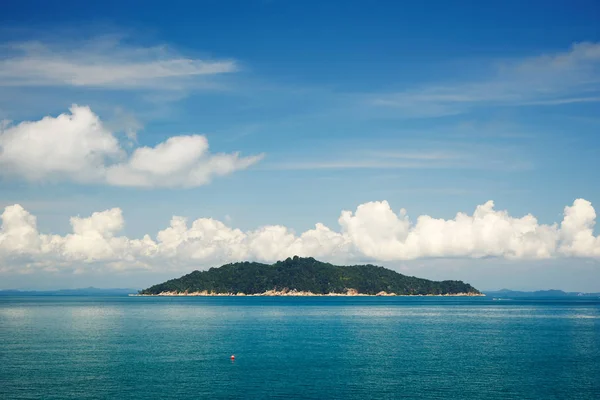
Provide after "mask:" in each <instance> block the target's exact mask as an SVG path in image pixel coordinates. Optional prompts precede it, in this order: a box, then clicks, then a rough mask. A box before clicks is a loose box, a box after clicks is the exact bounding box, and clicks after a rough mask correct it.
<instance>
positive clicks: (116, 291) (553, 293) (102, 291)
mask: <svg viewBox="0 0 600 400" xmlns="http://www.w3.org/2000/svg"><path fill="white" fill-rule="evenodd" d="M139 291H140V289H131V288H129V289H128V288H96V287H87V288H77V289H55V290H20V289H0V296H127V295H130V294H135V293H138V292H139ZM481 293H483V294H485V295H486V296H489V297H502V298H508V297H600V292H598V293H587V292H565V291H563V290H558V289H548V290H534V291H522V290H510V289H501V290H482V291H481Z"/></svg>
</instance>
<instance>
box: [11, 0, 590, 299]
mask: <svg viewBox="0 0 600 400" xmlns="http://www.w3.org/2000/svg"><path fill="white" fill-rule="evenodd" d="M599 17H600V6H599V5H598V3H597V2H594V1H575V2H573V1H571V2H566V1H565V2H558V1H557V2H551V3H548V2H537V1H531V2H526V3H523V2H516V1H514V2H513V1H505V2H499V3H489V2H452V3H450V2H442V1H436V2H418V3H408V2H375V3H372V2H364V1H345V2H337V1H336V2H334V1H330V2H312V1H304V2H299V1H245V2H241V1H240V2H233V1H219V2H217V1H205V2H177V1H173V2H169V4H168V6H166V5H165V4H164V3H158V2H156V3H152V2H147V3H145V5H144V7H140V6H139V4H138V3H137V2H135V3H134V2H122V1H120V2H110V1H106V2H102V3H97V4H83V3H81V2H61V5H60V7H57V5H56V4H52V3H51V2H27V1H23V2H12V3H11V4H8V5H4V6H3V12H2V15H1V16H0V48H1V49H2V51H1V52H0V54H1V57H0V120H4V121H7V122H4V123H3V125H2V126H3V127H4V128H3V131H2V132H3V133H2V134H1V135H0V144H2V146H3V153H0V170H1V171H0V210H2V209H4V207H12V206H14V205H15V204H19V205H20V206H21V208H22V209H23V211H22V212H21V211H19V212H17V211H16V209H15V208H11V209H10V210H9V211H10V212H11V213H13V214H14V221H17V222H13V223H11V224H9V223H8V222H7V221H8V215H9V214H7V213H6V211H5V217H6V218H5V219H4V220H3V221H4V225H3V228H2V229H3V230H4V239H2V238H3V236H2V234H0V260H2V265H4V268H3V269H0V277H3V278H4V279H3V281H4V283H1V281H0V287H5V288H8V287H22V288H25V287H33V288H37V287H67V286H89V285H96V286H122V285H125V284H126V285H130V286H136V287H138V286H144V285H147V284H150V283H154V282H156V281H157V280H161V279H163V278H164V277H172V276H177V275H180V274H181V273H182V272H186V271H189V270H190V269H193V268H206V267H208V266H214V265H220V264H221V263H223V262H226V261H231V260H235V259H237V258H252V259H258V260H262V261H272V260H274V259H278V258H280V257H285V256H287V255H293V254H291V253H297V252H299V253H301V254H302V255H315V256H318V258H322V259H328V260H331V261H339V262H354V261H356V262H359V261H369V262H371V261H372V262H377V263H378V264H381V265H385V266H387V267H390V268H393V269H396V270H398V271H401V272H403V273H407V274H411V275H418V276H425V277H429V278H434V279H453V278H456V279H464V280H467V281H469V282H471V283H473V284H474V285H476V286H477V287H481V288H484V289H494V288H500V287H503V286H508V287H511V288H515V289H539V288H548V287H556V288H562V289H566V290H590V291H591V290H596V291H600V286H599V283H598V282H600V262H599V261H598V260H599V259H600V240H598V239H597V235H598V230H597V229H596V228H594V226H593V223H594V221H595V211H594V208H593V207H596V208H597V207H598V204H600V189H599V187H598V185H597V183H596V182H597V171H598V170H599V167H600V161H598V160H599V158H600V157H598V155H599V154H600V139H598V133H599V132H598V128H599V126H600V117H598V115H600V112H599V111H600V107H599V104H600V103H599V102H600V37H599V36H600V32H599V28H598V19H599ZM74 104H76V105H78V106H77V107H79V108H77V109H78V110H80V111H79V112H78V114H77V111H73V110H76V109H73V108H72V107H73V105H74ZM70 109H71V111H69V110H70ZM61 114H62V115H64V116H65V117H64V118H62V119H61V118H59V117H58V116H59V115H61ZM75 114H77V115H79V116H80V117H77V118H74V117H73V115H75ZM69 115H70V116H71V117H68V116H69ZM44 117H47V118H50V120H47V121H46V122H41V121H43V120H42V118H44ZM69 118H70V119H69ZM94 118H96V119H97V121H99V122H94V121H96V120H95V119H94ZM8 121H12V122H8ZM24 121H25V123H24ZM27 121H29V122H27ZM98 124H100V125H98ZM98 126H101V128H98ZM98 129H100V131H99V130H98ZM2 137H4V138H3V139H2ZM186 138H187V139H186ZM169 140H171V141H169ZM82 143H83V144H82ZM169 143H170V144H169ZM205 145H208V146H209V149H208V150H207V149H206V148H205V147H204V146H205ZM169 146H171V147H169ZM144 148H146V149H150V150H152V149H154V150H156V151H149V152H147V151H146V152H145V150H143V149H144ZM160 149H162V150H160ZM163 150H164V152H163ZM238 152H239V155H236V154H237V153H238ZM219 153H222V157H221V158H219V157H220V156H218V154H219ZM186 157H189V158H190V161H189V163H186V162H185V160H186ZM214 157H216V158H214ZM140 166H141V167H140ZM169 171H171V172H169ZM173 171H174V172H173ZM576 199H585V201H586V203H583V202H579V203H574V201H575V200H576ZM488 200H493V201H494V208H493V210H495V211H493V212H494V213H495V214H494V213H492V212H491V211H490V213H488V214H486V215H488V216H489V218H488V219H486V218H484V217H482V219H481V221H479V220H478V219H477V218H475V216H474V210H475V209H476V207H477V206H479V205H484V204H485V203H486V202H487V201H488ZM383 201H386V202H387V203H385V204H383V203H373V202H383ZM588 203H591V204H589V205H588ZM360 205H365V206H364V207H362V208H360V209H361V210H362V211H361V213H360V218H359V217H358V216H359V209H358V207H359V206H360ZM386 205H387V206H386ZM567 206H569V207H572V209H571V211H572V213H571V214H569V215H572V216H573V218H575V219H577V221H579V222H577V223H576V224H575V225H576V227H575V228H569V227H568V226H567V225H568V224H569V222H568V221H570V220H569V219H565V215H566V211H565V207H567ZM386 207H388V208H389V210H388V208H386ZM114 208H118V209H119V213H113V214H97V218H96V219H93V218H92V217H91V216H92V214H93V213H95V212H98V213H101V212H103V211H105V210H110V209H114ZM401 209H405V210H406V214H407V215H408V217H409V218H410V221H411V225H410V226H409V227H408V228H406V229H405V227H404V225H403V222H402V221H403V218H404V217H403V215H404V214H401V212H400V210H401ZM343 210H348V211H350V212H352V213H353V216H354V217H355V218H354V219H348V220H347V223H346V224H345V225H344V223H342V224H341V223H340V215H341V212H342V211H343ZM459 212H461V213H465V214H467V215H468V216H472V217H473V218H474V220H473V221H471V222H469V224H467V225H468V226H467V225H465V227H463V226H462V225H458V224H456V223H453V222H452V221H454V220H456V214H457V213H459ZM13 214H10V215H13ZM527 214H532V215H534V216H535V217H536V218H537V219H536V221H535V223H530V222H527V224H525V222H523V221H521V220H520V219H521V218H522V217H524V216H525V215H527ZM592 215H594V217H592ZM32 216H35V217H36V218H37V219H36V221H35V224H34V225H32V223H31V219H30V218H29V217H32ZM173 216H183V217H186V218H187V228H186V229H187V230H186V233H185V234H183V233H179V234H177V235H178V236H177V235H175V236H176V237H175V236H173V235H174V234H173V232H171V231H169V232H167V233H164V234H163V235H162V236H160V237H162V238H163V239H164V238H165V237H167V236H166V235H167V234H168V235H171V236H169V239H164V240H161V239H160V238H159V237H158V236H159V235H158V232H159V231H163V230H165V229H166V228H167V227H169V225H170V224H171V222H170V221H172V218H173ZM419 216H431V217H433V218H438V219H443V220H444V221H446V225H444V226H437V225H436V226H427V227H426V228H423V229H422V230H421V228H419V226H418V221H419V220H418V217H419ZM71 217H79V218H80V219H82V220H85V221H88V222H89V224H88V222H85V224H87V225H86V226H89V227H91V228H89V229H88V228H86V229H88V230H83V231H77V232H75V230H74V229H75V228H74V225H73V222H72V220H70V218H71ZM492 217H493V218H492ZM86 218H87V219H86ZM199 218H200V219H201V222H202V223H199V224H198V225H202V227H197V228H194V227H192V222H193V221H194V220H197V219H199ZM208 219H212V220H211V221H221V222H222V223H223V224H224V225H225V226H226V227H227V229H230V230H227V229H225V228H214V229H213V228H209V227H207V226H208V225H207V224H209V222H207V221H209V220H208ZM11 221H12V220H11ZM98 221H100V222H98ZM478 221H479V222H478ZM498 221H500V222H498ZM565 221H567V222H566V223H565ZM316 223H322V224H324V226H326V227H328V228H330V230H331V231H332V232H334V233H336V234H339V237H338V236H335V237H334V236H331V235H330V236H328V235H329V234H323V235H324V236H322V235H321V233H323V232H320V231H319V232H320V233H319V236H318V237H317V239H315V242H314V243H313V242H310V243H312V244H307V243H308V239H304V241H298V240H297V239H298V238H300V237H301V236H302V234H303V232H307V231H308V232H311V231H312V230H313V229H315V224H316ZM554 223H556V224H557V225H556V227H555V228H552V226H553V225H552V224H554ZM523 224H525V225H526V228H523ZM9 225H10V226H9ZM505 225H507V226H509V227H510V228H506V229H505V228H504V226H505ZM211 226H212V225H211ZM274 226H276V227H280V228H281V229H285V232H283V231H281V230H279V231H277V232H275V231H276V230H275V229H274V228H273V227H274ZM569 226H570V225H569ZM32 227H33V228H32ZM9 228H10V229H12V230H9ZM92 228H93V229H92ZM417 228H418V229H417ZM463 228H464V229H465V230H463ZM546 228H547V229H546ZM32 229H33V231H32ZM82 229H83V228H82ZM94 229H95V230H94ZM211 229H212V230H211ZM215 229H216V230H217V231H218V232H219V233H218V234H215V235H214V236H211V239H207V237H209V236H210V235H208V233H207V232H209V231H210V232H213V231H214V230H215ZM219 229H221V230H219ZM235 229H239V232H240V233H241V234H242V235H246V236H243V237H238V236H236V235H237V233H235V232H238V231H235ZM552 229H554V230H552ZM590 229H591V232H590ZM546 230H550V231H552V232H550V233H547V232H546ZM23 232H25V233H23ZM32 232H34V233H32ZM78 232H79V233H78ZM232 232H234V233H232ZM265 232H267V233H265ZM274 232H275V233H274ZM282 232H283V233H282ZM420 232H424V233H421V236H418V239H415V238H417V234H419V233H420ZM259 233H260V234H261V235H262V234H263V233H264V234H265V235H267V236H264V235H263V236H261V238H263V239H261V241H254V239H252V238H253V237H254V236H257V235H258V236H260V235H259ZM380 233H381V235H383V236H378V235H379V234H380ZM438 233H439V235H440V236H439V238H438V237H437V236H436V235H437V234H438ZM146 234H148V235H149V237H150V240H151V241H152V242H148V243H145V244H139V243H137V242H134V241H135V240H141V239H142V238H143V237H144V235H146ZM286 234H291V235H292V236H293V237H292V238H291V239H290V238H289V237H287V236H285V235H286ZM28 235H29V236H28ZM52 235H54V236H55V237H54V239H53V236H52ZM78 235H79V236H78ZM253 235H254V236H253ZM268 235H271V236H268ZM386 235H387V236H386ZM411 235H412V236H411ZM486 235H487V236H486ZM309 236H310V235H309ZM266 237H269V238H270V239H269V240H267V239H266ZM311 237H312V236H311ZM480 237H483V238H484V239H482V240H479V238H480ZM119 238H121V239H119ZM286 238H287V239H286ZM469 238H470V239H469ZM532 238H533V239H532ZM290 240H291V242H289V241H290ZM294 240H296V241H294ZM311 240H312V239H311ZM125 242H126V243H127V244H123V243H125ZM2 243H4V244H2ZM23 243H26V244H27V245H24V244H23ZM168 243H171V244H168ZM315 243H316V244H315ZM515 243H516V244H515ZM144 246H145V247H144ZM169 246H171V247H169ZM141 248H143V250H140V249H141ZM206 249H212V250H210V251H208V250H206ZM167 264H168V266H166V265H167Z"/></svg>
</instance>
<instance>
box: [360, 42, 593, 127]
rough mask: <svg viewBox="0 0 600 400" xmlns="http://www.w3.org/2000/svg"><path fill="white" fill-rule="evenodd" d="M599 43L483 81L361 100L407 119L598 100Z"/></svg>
mask: <svg viewBox="0 0 600 400" xmlns="http://www.w3.org/2000/svg"><path fill="white" fill-rule="evenodd" d="M598 94H600V43H590V42H583V43H575V44H573V45H572V46H571V48H570V49H569V50H568V51H565V52H561V53H555V54H549V55H541V56H537V57H530V58H526V59H522V60H518V61H516V62H508V63H504V64H502V65H496V67H495V71H494V73H493V75H492V76H491V77H490V78H488V79H487V80H482V81H474V82H463V83H458V84H445V85H444V84H442V85H439V84H438V85H430V86H423V87H421V88H417V89H411V90H406V91H401V92H396V93H388V94H374V95H370V96H368V97H367V99H366V103H367V104H369V105H371V106H373V107H377V108H390V109H393V110H395V111H396V112H398V113H401V114H402V115H405V116H408V117H435V116H449V115H456V114H461V113H465V112H468V111H469V110H471V109H473V108H476V107H482V106H527V105H531V106H534V105H540V106H542V105H544V106H558V105H563V104H571V103H590V102H600V96H598Z"/></svg>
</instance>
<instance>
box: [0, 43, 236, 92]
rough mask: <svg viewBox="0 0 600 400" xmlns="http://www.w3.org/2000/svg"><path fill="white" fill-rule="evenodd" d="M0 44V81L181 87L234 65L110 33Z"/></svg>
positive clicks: (233, 68) (6, 83)
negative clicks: (129, 41) (128, 40)
mask: <svg viewBox="0 0 600 400" xmlns="http://www.w3.org/2000/svg"><path fill="white" fill-rule="evenodd" d="M1 48H2V53H3V54H4V56H3V57H0V86H73V87H95V88H106V89H114V90H118V89H181V88H184V87H185V85H186V84H189V81H190V80H191V79H194V78H195V79H198V78H202V77H203V78H206V77H209V76H215V75H220V74H225V73H230V72H235V71H236V70H237V69H238V67H237V64H236V62H235V61H234V60H209V59H198V58H192V57H187V56H184V55H181V54H179V53H177V52H175V51H173V50H172V49H170V48H168V47H166V46H154V47H141V46H133V45H130V44H126V43H124V42H123V41H122V40H121V39H118V38H114V37H103V38H96V39H92V40H86V41H78V42H69V43H45V42H38V41H35V42H20V43H9V44H5V45H3V46H2V47H1ZM204 83H206V82H204Z"/></svg>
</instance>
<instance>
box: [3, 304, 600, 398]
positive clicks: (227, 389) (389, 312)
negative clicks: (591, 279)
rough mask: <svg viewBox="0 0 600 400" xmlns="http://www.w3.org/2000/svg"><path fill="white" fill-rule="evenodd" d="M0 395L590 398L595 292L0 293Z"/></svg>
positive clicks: (598, 310)
mask: <svg viewBox="0 0 600 400" xmlns="http://www.w3.org/2000/svg"><path fill="white" fill-rule="evenodd" d="M231 354H235V356H236V359H235V361H233V362H232V361H231V360H230V359H229V357H230V355H231ZM0 398H2V399H138V398H145V399H171V398H173V399H175V398H179V399H192V398H194V399H202V398H210V399H228V398H238V399H242V398H243V399H249V398H286V399H291V398H313V399H328V398H329V399H331V398H342V399H368V398H372V399H403V398H406V399H416V398H423V399H600V300H590V299H587V300H585V299H568V300H567V299H561V300H557V299H555V300H552V299H546V300H534V299H524V300H518V301H510V300H508V301H493V300H492V299H489V298H406V297H403V298H215V297H212V298H200V297H195V298H153V297H114V298H105V297H102V298H101V297H98V298H93V297H5V298H0Z"/></svg>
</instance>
